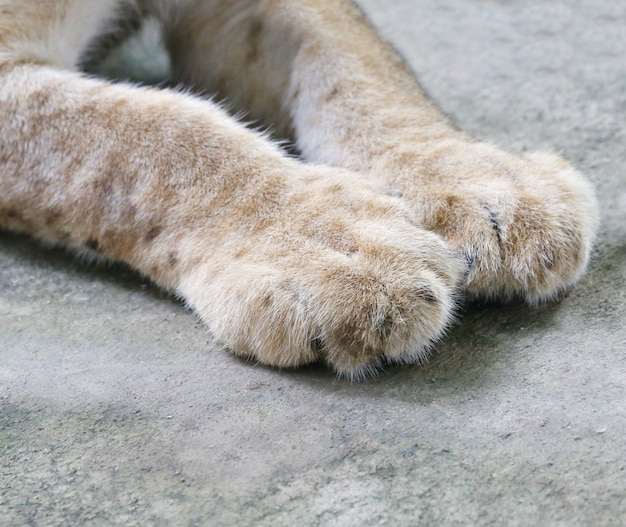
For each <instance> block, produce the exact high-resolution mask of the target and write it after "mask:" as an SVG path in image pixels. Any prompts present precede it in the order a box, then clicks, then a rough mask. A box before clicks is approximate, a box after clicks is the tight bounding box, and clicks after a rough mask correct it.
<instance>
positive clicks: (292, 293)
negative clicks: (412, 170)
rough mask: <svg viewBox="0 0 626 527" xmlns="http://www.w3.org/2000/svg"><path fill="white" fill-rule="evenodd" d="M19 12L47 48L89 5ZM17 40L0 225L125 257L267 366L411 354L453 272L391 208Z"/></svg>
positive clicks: (324, 173) (217, 125) (5, 95)
mask: <svg viewBox="0 0 626 527" xmlns="http://www.w3.org/2000/svg"><path fill="white" fill-rule="evenodd" d="M91 3H93V4H94V5H95V4H97V3H98V2H97V1H96V0H94V1H93V2H91ZM5 4H6V2H5ZM24 4H26V5H27V6H28V7H29V9H30V8H33V9H34V7H33V6H39V4H40V3H34V2H29V3H24V2H23V0H15V3H14V7H15V9H14V10H13V13H14V14H13V19H12V20H9V22H10V27H19V26H20V25H23V26H24V27H28V28H31V27H32V26H33V25H34V24H35V23H36V20H45V22H44V23H45V27H56V28H58V33H57V34H55V35H52V36H51V37H50V38H51V41H52V42H57V41H56V40H55V39H63V38H68V37H67V36H68V35H71V34H72V32H71V29H72V28H71V24H70V25H68V23H67V21H68V20H73V19H76V18H77V16H75V15H77V13H74V12H73V11H72V9H77V10H79V11H80V10H81V9H82V8H84V7H85V5H86V4H88V2H85V1H84V0H74V1H73V2H69V1H68V0H63V1H62V2H61V1H59V2H48V3H43V4H45V7H44V8H43V9H45V10H46V12H45V13H44V14H43V15H42V14H41V13H39V15H40V16H39V17H38V18H37V17H34V18H33V16H32V14H31V13H28V12H27V11H28V10H27V9H25V8H24V7H23V6H24ZM51 6H55V7H54V8H53V7H51ZM58 6H61V7H59V8H58V9H56V7H58ZM8 11H9V10H7V12H8ZM25 13H26V14H25ZM44 15H45V16H44ZM78 18H80V17H78ZM100 22H101V21H99V20H95V21H94V24H93V27H99V26H100ZM32 30H33V35H35V36H33V37H25V38H33V39H36V38H38V37H37V35H40V34H42V32H41V28H37V27H32ZM20 34H24V33H19V32H16V35H17V36H16V37H13V36H11V35H8V36H6V35H7V34H6V33H5V34H4V35H3V34H1V33H0V57H2V59H1V61H0V80H1V82H0V111H1V112H2V115H3V119H2V120H0V227H1V228H6V229H12V230H18V231H24V232H28V233H30V234H32V235H34V236H35V237H37V238H40V239H43V240H47V241H49V242H52V243H56V244H60V245H64V246H67V247H71V248H74V249H77V250H79V251H84V252H96V253H97V254H99V255H100V256H102V257H104V258H109V259H113V260H118V261H123V262H126V263H128V264H129V265H131V266H132V267H134V268H136V269H138V270H139V271H140V272H142V273H144V274H145V275H147V276H149V277H151V278H152V279H153V280H154V281H155V282H156V283H157V284H159V285H161V286H162V287H164V288H166V289H168V290H170V291H173V292H175V293H176V294H177V295H180V296H181V297H182V298H184V299H185V301H186V302H187V303H188V304H189V305H190V306H191V307H192V308H194V309H195V310H196V312H197V313H198V314H199V315H200V317H201V318H202V319H203V320H204V321H205V322H206V323H207V324H208V325H209V326H210V328H211V329H212V330H213V332H214V333H215V334H216V336H217V337H218V338H219V339H220V340H221V341H223V342H224V343H225V344H226V345H228V346H229V347H230V348H231V349H232V350H233V351H234V352H235V353H237V354H239V355H242V356H247V357H252V358H254V359H256V360H259V361H261V362H263V363H265V364H270V365H276V366H280V367H290V366H296V365H299V364H304V363H307V362H311V361H314V360H317V359H319V358H323V359H324V360H326V361H327V362H328V363H329V364H331V365H332V366H333V367H334V368H335V369H336V370H337V371H338V372H340V373H342V374H346V375H349V376H355V375H356V376H358V375H360V374H362V373H363V372H365V371H367V370H368V369H369V368H371V367H372V366H373V365H375V364H376V362H377V361H379V360H380V359H381V358H386V359H389V360H395V361H400V362H402V361H406V362H419V361H421V360H423V358H424V356H425V350H426V348H427V347H428V345H429V344H430V343H431V342H432V341H433V340H435V339H437V338H438V337H439V336H440V335H441V333H442V331H443V329H444V327H445V326H446V324H447V323H448V321H449V318H450V312H451V309H452V299H453V291H454V288H455V283H456V281H457V279H458V273H459V269H458V265H457V261H456V259H455V258H454V257H453V255H452V254H451V252H450V251H449V249H448V248H447V247H446V245H445V243H444V242H443V241H442V240H441V239H440V238H439V237H438V236H436V235H434V234H432V233H429V232H427V231H424V230H421V229H420V228H418V227H416V226H415V225H414V224H413V221H412V218H411V216H410V214H408V213H407V212H405V211H404V209H403V207H402V204H401V203H398V202H397V201H396V200H395V199H393V198H388V197H386V196H384V195H383V194H382V193H381V192H380V191H379V190H377V189H376V188H375V187H374V186H373V185H363V184H362V183H361V182H360V181H355V177H354V176H352V175H351V174H349V173H343V172H341V171H339V170H338V169H329V168H322V167H315V166H305V165H301V164H299V163H297V162H295V161H294V160H292V159H289V158H287V157H285V156H284V155H283V154H282V153H281V152H280V151H279V150H278V148H276V147H275V146H274V145H272V144H271V143H269V142H267V141H266V140H265V139H263V138H262V137H261V136H259V135H258V134H255V133H253V132H251V131H249V130H247V129H246V128H245V127H243V126H241V125H239V124H238V123H236V122H235V121H233V120H232V119H230V118H229V117H228V116H227V115H226V114H225V113H224V112H222V111H221V110H220V109H219V108H217V107H216V106H215V105H213V104H211V103H209V102H207V101H202V100H200V99H196V98H193V97H190V96H184V95H180V94H176V93H173V92H168V91H159V90H153V89H136V88H131V87H128V86H124V85H111V84H108V83H104V82H99V81H95V80H92V79H87V78H84V77H82V76H81V75H80V74H78V73H75V72H72V71H65V70H62V69H60V68H59V66H64V64H63V63H61V62H60V61H57V60H56V58H55V57H56V55H55V53H49V54H47V55H35V54H33V53H31V52H29V51H28V50H29V49H32V50H38V49H40V46H39V45H37V43H36V42H35V43H33V42H31V41H30V40H27V41H25V42H21V41H20V40H19V38H18V36H19V35H20ZM3 36H6V38H3ZM9 37H10V38H9ZM88 40H89V39H88V38H85V39H84V42H87V41H88ZM66 47H67V42H61V41H59V49H61V50H62V49H65V48H66ZM76 59H77V57H74V61H75V60H76ZM69 62H72V61H69Z"/></svg>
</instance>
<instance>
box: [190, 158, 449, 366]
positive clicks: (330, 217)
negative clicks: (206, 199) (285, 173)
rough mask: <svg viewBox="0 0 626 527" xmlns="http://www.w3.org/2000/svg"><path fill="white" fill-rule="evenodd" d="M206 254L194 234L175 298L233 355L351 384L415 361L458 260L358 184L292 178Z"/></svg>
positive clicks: (436, 327) (327, 173) (327, 172)
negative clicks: (324, 373)
mask: <svg viewBox="0 0 626 527" xmlns="http://www.w3.org/2000/svg"><path fill="white" fill-rule="evenodd" d="M286 185H287V186H286V189H285V190H284V191H283V192H281V195H277V196H275V199H274V200H273V203H270V202H268V203H266V204H265V205H264V209H263V208H261V209H260V208H258V207H255V210H257V213H258V211H259V210H263V212H262V214H261V217H259V218H256V220H255V222H254V223H253V224H251V226H250V227H246V226H244V227H242V228H239V229H236V228H235V229H232V230H231V231H230V233H229V234H228V235H227V239H225V240H224V241H223V242H222V243H221V245H220V250H219V254H218V253H216V251H215V248H214V246H212V244H211V240H205V239H203V238H202V232H198V233H196V234H194V239H193V240H188V245H189V246H192V247H193V248H194V249H193V251H194V253H195V256H194V257H193V258H191V259H192V260H193V261H194V262H195V263H194V264H193V265H192V266H189V268H188V270H187V272H186V273H185V274H184V275H183V276H182V278H181V280H180V285H179V287H178V291H179V292H180V294H181V295H182V296H183V297H184V298H185V299H186V300H187V301H188V302H189V304H190V305H191V306H192V307H193V308H194V309H195V310H196V311H197V313H199V315H200V317H201V318H202V319H203V320H204V321H205V322H206V323H207V325H208V326H209V327H210V328H211V330H212V331H213V332H214V333H215V335H216V336H217V337H218V339H219V340H221V341H222V342H223V343H224V344H226V346H227V347H228V348H230V349H231V350H232V351H233V352H234V353H235V354H237V355H239V356H243V357H247V358H251V359H253V360H258V361H259V362H261V363H263V364H268V365H272V366H277V367H294V366H298V365H302V364H306V363H310V362H314V361H317V360H320V359H322V360H324V361H325V362H327V363H328V364H330V365H331V366H332V367H333V368H334V369H335V370H336V371H337V372H338V373H339V374H341V375H345V376H347V377H350V378H359V377H361V376H363V375H366V374H368V373H369V372H371V371H372V370H373V369H375V367H376V366H377V364H379V363H380V362H381V361H385V360H386V361H392V362H400V363H419V362H422V361H423V360H424V359H425V357H426V354H427V351H428V348H429V347H430V346H431V345H432V343H433V342H434V341H436V340H437V339H439V338H440V337H441V335H442V332H443V331H444V329H445V327H446V326H447V324H448V323H449V321H450V319H451V312H452V309H453V304H454V291H455V289H456V286H457V281H458V280H459V277H460V272H461V266H460V265H459V262H458V258H456V256H455V255H454V253H453V252H452V251H451V250H450V249H449V248H448V247H447V245H446V244H445V243H444V242H443V240H442V239H441V238H440V237H439V236H437V235H436V234H434V233H431V232H428V231H425V230H423V229H421V228H419V227H417V226H415V224H414V221H413V219H412V217H411V215H410V213H408V212H407V211H405V209H404V208H403V205H402V203H401V202H399V201H398V200H395V199H393V198H388V197H386V196H384V195H382V194H380V193H377V192H373V191H372V190H368V187H367V185H366V184H365V183H364V182H363V181H361V180H358V179H357V176H354V175H352V174H351V173H346V172H343V171H339V170H333V169H326V168H321V167H305V168H303V169H299V176H298V177H297V178H296V177H292V178H290V179H288V180H287V182H286Z"/></svg>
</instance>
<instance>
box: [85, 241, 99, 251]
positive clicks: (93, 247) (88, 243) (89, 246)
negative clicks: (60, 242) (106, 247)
mask: <svg viewBox="0 0 626 527" xmlns="http://www.w3.org/2000/svg"><path fill="white" fill-rule="evenodd" d="M85 247H87V249H91V250H92V251H99V250H100V244H99V243H98V240H96V239H95V238H89V239H88V240H87V241H86V242H85Z"/></svg>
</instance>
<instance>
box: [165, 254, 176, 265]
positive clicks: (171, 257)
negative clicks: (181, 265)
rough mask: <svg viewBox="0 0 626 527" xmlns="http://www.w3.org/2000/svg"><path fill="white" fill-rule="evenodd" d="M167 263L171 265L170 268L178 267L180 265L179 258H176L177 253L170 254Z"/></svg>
mask: <svg viewBox="0 0 626 527" xmlns="http://www.w3.org/2000/svg"><path fill="white" fill-rule="evenodd" d="M167 263H168V264H170V267H176V265H177V264H178V258H177V257H176V253H170V254H169V259H168V260H167Z"/></svg>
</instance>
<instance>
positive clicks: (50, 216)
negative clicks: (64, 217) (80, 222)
mask: <svg viewBox="0 0 626 527" xmlns="http://www.w3.org/2000/svg"><path fill="white" fill-rule="evenodd" d="M60 217H61V213H60V212H59V211H58V210H50V211H48V212H47V213H46V225H53V224H54V223H56V222H57V221H58V220H59V218H60Z"/></svg>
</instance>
